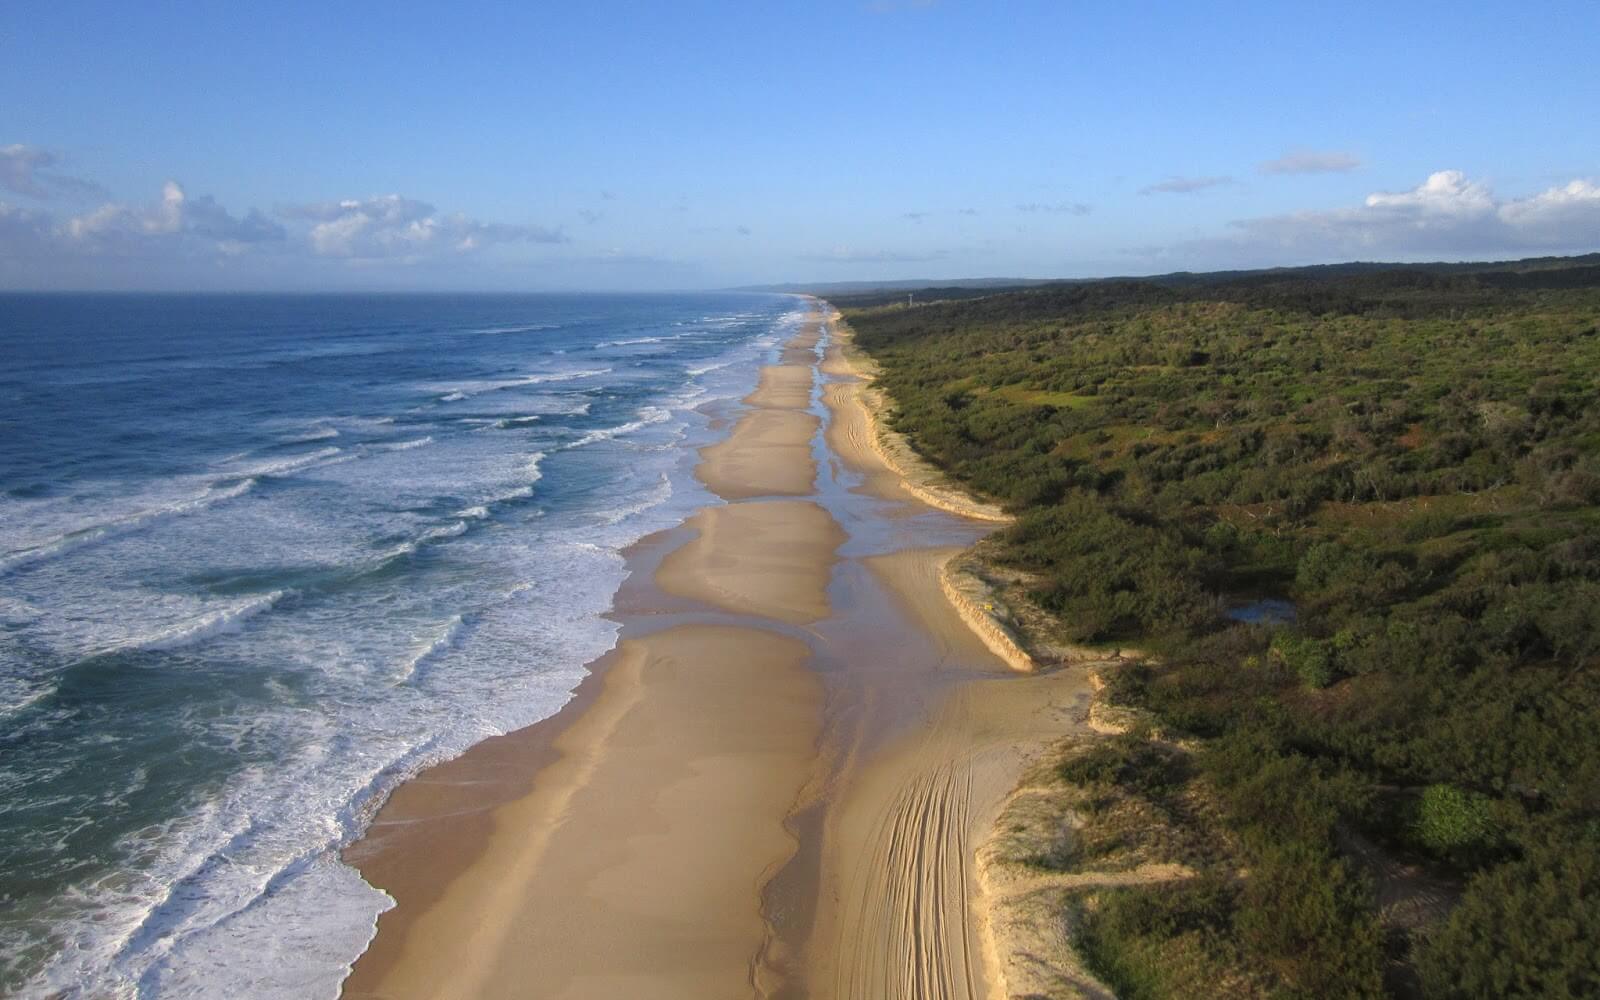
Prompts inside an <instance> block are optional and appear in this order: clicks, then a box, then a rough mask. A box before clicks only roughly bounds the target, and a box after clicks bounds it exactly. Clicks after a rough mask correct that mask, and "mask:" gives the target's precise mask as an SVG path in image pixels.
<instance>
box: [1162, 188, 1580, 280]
mask: <svg viewBox="0 0 1600 1000" xmlns="http://www.w3.org/2000/svg"><path fill="white" fill-rule="evenodd" d="M1233 227H1234V229H1235V234H1234V235H1233V236H1232V237H1228V238H1223V239H1213V240H1201V241H1194V242H1191V243H1188V244H1184V245H1182V246H1180V247H1177V248H1174V252H1175V253H1177V254H1178V255H1180V256H1187V257H1194V258H1197V259H1198V260H1202V261H1205V262H1207V263H1208V264H1213V265H1216V266H1222V265H1224V264H1230V263H1232V264H1238V263H1249V264H1285V263H1298V262H1309V261H1317V260H1337V259H1349V258H1353V257H1362V258H1367V259H1372V258H1374V257H1379V256H1387V257H1415V256H1419V255H1435V256H1452V257H1462V256H1466V257H1482V256H1494V255H1516V254H1533V253H1561V252H1584V251H1590V250H1595V249H1600V184H1596V183H1595V182H1594V181H1592V180H1586V179H1578V180H1573V181H1571V182H1569V183H1567V184H1563V185H1560V186H1558V187H1553V188H1550V189H1548V190H1545V191H1541V192H1539V193H1537V194H1533V195H1530V196H1527V197H1523V198H1509V199H1508V198H1501V197H1499V196H1498V195H1496V194H1495V193H1494V191H1493V190H1492V189H1491V188H1490V187H1489V185H1488V184H1486V183H1484V182H1482V181H1475V180H1472V179H1471V178H1469V177H1468V176H1467V175H1466V174H1464V173H1462V172H1461V171H1459V170H1441V171H1438V172H1436V173H1434V174H1431V175H1430V176H1429V177H1428V178H1427V180H1425V181H1423V182H1422V183H1421V184H1419V185H1417V186H1416V187H1415V188H1412V189H1411V190H1409V191H1379V192H1375V193H1373V194H1370V195H1368V196H1367V197H1366V199H1365V200H1364V201H1363V202H1362V203H1361V204H1360V205H1357V206H1353V207H1349V208H1340V209H1333V210H1330V211H1310V212H1296V213H1293V214H1289V215H1274V216H1266V217H1263V218H1257V219H1245V220H1242V221H1239V222H1236V223H1234V224H1233Z"/></svg>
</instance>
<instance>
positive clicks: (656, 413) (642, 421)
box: [567, 406, 672, 448]
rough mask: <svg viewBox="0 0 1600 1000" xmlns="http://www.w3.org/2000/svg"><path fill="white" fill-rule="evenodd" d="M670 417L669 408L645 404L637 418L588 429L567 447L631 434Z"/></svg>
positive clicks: (580, 445)
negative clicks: (614, 424) (595, 429)
mask: <svg viewBox="0 0 1600 1000" xmlns="http://www.w3.org/2000/svg"><path fill="white" fill-rule="evenodd" d="M670 419H672V412H671V411H670V410H667V409H664V408H662V407H659V406H646V407H645V408H643V409H642V410H640V411H639V418H638V419H637V420H630V421H628V422H627V423H625V424H618V425H617V426H615V427H606V428H603V429H601V430H597V431H590V432H589V433H587V434H585V435H583V436H582V437H580V438H578V439H577V440H576V441H574V442H572V443H571V444H569V445H567V447H568V448H582V447H584V446H585V445H591V444H595V443H597V442H600V441H609V440H611V439H612V438H617V437H621V436H622V435H624V434H632V433H633V432H634V431H640V430H644V429H645V428H646V427H649V426H651V425H652V424H659V423H662V422H664V421H667V420H670Z"/></svg>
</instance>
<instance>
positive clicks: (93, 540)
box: [0, 448, 338, 575]
mask: <svg viewBox="0 0 1600 1000" xmlns="http://www.w3.org/2000/svg"><path fill="white" fill-rule="evenodd" d="M334 450H335V451H337V450H338V449H337V448H336V449H334ZM231 478H232V477H228V478H227V479H224V480H221V481H220V482H226V483H227V485H211V486H208V487H206V488H205V490H204V491H203V492H201V493H198V494H195V495H192V496H188V497H184V498H183V499H180V500H173V501H170V502H168V503H163V504H158V505H156V506H153V507H146V508H143V509H140V510H135V511H133V512H131V513H128V514H124V515H122V516H120V517H115V518H112V519H110V520H106V521H100V522H97V523H90V524H87V525H84V526H82V527H78V528H73V529H71V530H69V531H66V532H63V533H61V534H59V535H56V536H54V537H51V538H48V539H46V540H44V541H42V542H39V543H37V544H34V545H29V546H27V547H25V548H21V549H16V550H13V551H11V552H9V553H7V554H6V555H4V556H0V575H4V574H6V573H9V572H11V571H12V570H15V569H20V568H21V567H23V566H27V565H30V564H32V563H37V562H42V561H44V560H48V559H53V558H56V557H57V556H61V555H64V554H65V553H68V552H72V551H75V550H77V549H81V548H83V547H85V546H88V545H94V544H97V543H99V542H104V541H108V540H110V539H112V538H117V537H120V536H122V535H125V534H127V533H129V532H131V531H137V530H139V529H140V528H143V527H146V526H148V525H149V524H151V523H152V522H154V521H157V520H160V519H162V518H167V517H173V516H176V515H179V514H188V513H191V512H193V511H197V510H204V509H205V508H207V507H210V506H211V505H213V504H216V503H221V502H222V501H224V500H232V499H233V498H235V497H240V496H243V495H244V494H246V493H248V492H250V490H252V489H254V488H255V485H256V479H255V478H254V477H252V478H247V479H242V480H239V481H238V482H229V481H228V479H231Z"/></svg>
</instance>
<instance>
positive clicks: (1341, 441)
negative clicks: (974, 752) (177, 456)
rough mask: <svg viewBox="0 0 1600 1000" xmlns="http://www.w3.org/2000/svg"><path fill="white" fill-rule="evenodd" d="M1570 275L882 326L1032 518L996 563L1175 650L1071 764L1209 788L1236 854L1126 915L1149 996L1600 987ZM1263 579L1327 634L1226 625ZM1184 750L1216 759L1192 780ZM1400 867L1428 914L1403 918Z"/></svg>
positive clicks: (1484, 993)
mask: <svg viewBox="0 0 1600 1000" xmlns="http://www.w3.org/2000/svg"><path fill="white" fill-rule="evenodd" d="M1568 263H1569V265H1570V266H1563V264H1562V262H1560V261H1548V260H1547V261H1534V262H1526V263H1524V264H1521V265H1517V266H1506V267H1500V268H1486V267H1483V266H1481V265H1462V266H1455V267H1445V268H1433V269H1429V268H1417V267H1413V268H1397V269H1381V268H1369V267H1354V268H1345V269H1310V270H1302V271H1291V272H1257V273H1250V274H1240V275H1226V276H1220V277H1215V278H1210V279H1207V278H1206V277H1205V276H1196V275H1185V276H1168V277H1167V278H1165V279H1162V280H1158V281H1120V280H1119V281H1106V282H1089V283H1079V284H1069V285H1052V286H1046V287H1043V288H1039V289H1034V290H1029V291H1022V292H1014V293H1006V294H997V295H989V296H986V297H982V298H973V299H965V300H961V301H949V302H942V303H935V304H928V305H920V306H917V307H914V308H906V307H905V306H904V305H903V304H901V305H880V306H875V307H868V308H856V309H849V310H847V314H846V315H847V318H848V320H849V322H850V323H851V325H852V326H853V328H854V329H855V331H856V334H857V338H858V342H859V344H860V345H861V346H862V347H863V348H864V349H866V350H867V351H869V352H870V353H871V354H872V355H873V356H874V357H875V358H876V359H877V360H878V361H879V362H880V363H881V365H882V369H883V370H882V377H881V384H882V385H883V386H884V387H885V388H886V390H887V391H888V392H889V394H890V396H891V398H892V399H893V401H894V405H895V407H896V412H895V414H894V415H893V417H892V422H893V424H894V426H896V427H897V428H898V429H899V430H901V431H903V432H905V433H906V434H907V435H909V437H910V439H911V441H912V443H913V444H914V446H915V447H916V448H918V449H919V450H920V451H922V452H923V453H924V454H925V455H927V456H928V457H929V458H930V459H931V460H933V461H935V462H937V463H939V464H940V465H941V466H943V467H944V468H946V469H948V470H949V471H950V472H951V473H952V474H953V475H954V476H956V477H957V478H958V479H960V480H962V481H964V482H965V483H967V484H969V485H970V486H972V487H973V488H974V489H976V490H978V491H980V492H982V493H986V494H989V495H991V496H994V497H997V498H999V499H1001V500H1003V501H1004V502H1006V503H1007V504H1008V505H1009V506H1010V507H1011V509H1013V510H1014V511H1015V513H1016V514H1017V515H1018V520H1017V523H1016V524H1015V526H1013V527H1011V528H1008V529H1006V530H1005V531H1004V532H1002V533H1001V534H1000V535H999V536H998V537H997V538H996V539H995V541H994V551H995V553H997V558H998V559H999V560H1000V562H1002V563H1003V564H1006V565H1009V566H1011V567H1013V568H1014V569H1016V570H1018V571H1022V572H1024V573H1025V574H1026V576H1025V578H1026V579H1028V580H1031V581H1033V582H1032V583H1031V584H1029V590H1030V594H1029V596H1030V597H1031V598H1032V600H1033V601H1034V602H1035V603H1037V604H1038V605H1040V606H1042V607H1043V608H1045V609H1047V610H1048V611H1050V612H1052V613H1053V614H1054V616H1055V617H1056V618H1057V619H1058V620H1059V624H1060V628H1061V629H1062V631H1063V632H1064V633H1065V634H1066V635H1067V636H1068V637H1070V638H1071V639H1074V640H1076V641H1079V642H1085V643H1130V642H1131V643H1133V644H1136V645H1140V646H1141V647H1142V648H1148V649H1150V650H1152V651H1153V653H1154V655H1153V656H1152V657H1151V658H1150V659H1149V660H1148V661H1147V662H1145V663H1143V664H1141V665H1138V666H1135V667H1130V668H1128V669H1126V670H1124V671H1123V672H1121V673H1120V674H1119V675H1118V676H1117V678H1116V680H1115V682H1114V684H1113V687H1112V692H1111V695H1112V697H1113V698H1114V699H1116V700H1119V701H1122V702H1124V703H1126V704H1128V705H1130V706H1135V707H1137V708H1139V709H1142V710H1143V712H1144V713H1145V714H1146V715H1147V717H1149V718H1151V719H1153V720H1154V723H1155V730H1154V732H1153V733H1151V734H1144V735H1143V736H1137V737H1134V738H1125V739H1122V740H1119V741H1114V742H1113V743H1111V744H1108V745H1106V746H1105V747H1102V748H1101V749H1099V750H1097V751H1096V754H1098V755H1099V758H1097V759H1098V760H1099V763H1098V764H1096V765H1094V766H1087V767H1085V768H1080V769H1077V770H1075V771H1074V773H1072V774H1069V775H1067V776H1066V777H1067V778H1068V779H1069V780H1070V781H1072V783H1074V784H1077V785H1079V786H1082V787H1090V786H1095V785H1097V784H1098V785H1099V786H1104V787H1109V786H1110V785H1118V784H1120V785H1121V786H1123V787H1124V790H1125V791H1131V792H1133V793H1137V794H1141V795H1147V797H1148V796H1149V795H1155V794H1156V793H1155V792H1151V791H1150V789H1151V788H1157V787H1160V786H1162V785H1163V781H1164V782H1166V784H1171V783H1172V782H1181V783H1183V784H1184V786H1185V787H1190V788H1192V789H1198V790H1202V791H1203V792H1204V794H1205V795H1206V796H1207V797H1208V801H1210V802H1212V803H1214V805H1215V807H1216V812H1217V815H1218V816H1219V817H1220V819H1219V826H1218V828H1217V834H1216V835H1217V837H1218V838H1220V839H1221V840H1222V841H1225V842H1226V844H1227V845H1228V854H1227V859H1228V860H1227V861H1226V863H1219V864H1218V865H1217V866H1215V870H1214V871H1211V872H1208V873H1206V874H1205V875H1204V877H1202V878H1199V879H1196V880H1193V881H1191V882H1187V883H1181V884H1178V885H1176V886H1175V887H1169V888H1163V889H1148V890H1127V891H1125V892H1121V893H1112V894H1110V895H1109V896H1108V897H1107V898H1106V899H1104V900H1102V901H1101V902H1100V904H1099V906H1098V909H1097V910H1096V911H1095V914H1094V916H1093V919H1091V920H1089V921H1088V922H1087V923H1086V925H1085V932H1084V940H1085V942H1087V943H1086V945H1085V947H1086V948H1087V950H1088V956H1089V958H1090V959H1091V961H1092V962H1093V963H1094V965H1095V967H1096V968H1097V970H1098V971H1100V972H1101V973H1102V974H1103V975H1105V976H1106V977H1107V978H1108V979H1109V980H1111V981H1113V984H1114V985H1119V986H1120V987H1121V988H1122V990H1123V992H1124V993H1125V994H1126V995H1127V996H1152V997H1155V996H1182V995H1194V993H1193V989H1194V986H1193V983H1194V982H1197V981H1204V980H1205V976H1202V977H1201V979H1199V980H1196V979H1193V978H1192V977H1193V976H1194V975H1196V973H1195V969H1196V968H1202V967H1205V966H1206V963H1212V964H1214V965H1215V966H1216V968H1215V969H1213V970H1212V973H1207V974H1206V975H1212V974H1213V973H1214V974H1215V975H1217V976H1222V977H1223V980H1228V975H1229V974H1228V972H1227V970H1228V969H1232V970H1234V978H1233V979H1231V980H1228V981H1232V982H1238V983H1242V982H1245V981H1246V980H1247V979H1248V981H1250V982H1255V983H1258V984H1260V983H1264V984H1266V985H1265V986H1264V987H1262V989H1263V991H1264V993H1265V994H1266V995H1277V996H1304V997H1331V996H1378V995H1384V994H1389V995H1418V994H1420V995H1425V996H1428V997H1579V996H1595V995H1600V948H1597V947H1596V944H1595V942H1597V941H1600V382H1597V379H1600V266H1596V263H1595V261H1594V260H1593V259H1592V258H1591V259H1579V260H1575V261H1572V262H1568ZM902 303H903V299H902ZM1266 598H1271V599H1274V600H1276V601H1287V602H1291V603H1292V606H1293V608H1294V609H1295V615H1294V617H1293V620H1292V621H1289V622H1283V623H1279V624H1269V625H1263V624H1246V623H1244V622H1240V621H1235V620H1233V618H1230V616H1229V614H1228V612H1229V610H1230V609H1231V608H1235V607H1236V606H1238V605H1240V604H1246V603H1248V602H1251V601H1255V600H1260V599H1266ZM1157 745H1159V746H1163V747H1171V746H1180V745H1181V746H1183V747H1189V748H1195V749H1194V750H1193V752H1192V753H1189V752H1187V751H1186V752H1185V753H1184V754H1183V755H1182V756H1183V757H1184V760H1185V763H1184V765H1183V766H1182V767H1177V766H1176V765H1173V766H1172V768H1171V769H1170V770H1169V772H1168V773H1167V774H1166V776H1165V778H1164V779H1162V780H1161V781H1157V780H1155V779H1153V778H1152V777H1151V776H1150V774H1149V771H1150V767H1149V766H1148V761H1149V760H1150V759H1152V758H1150V750H1149V748H1150V747H1151V746H1157ZM1158 756H1159V755H1158ZM1100 758H1103V759H1100ZM1159 759H1161V760H1166V761H1170V760H1171V759H1172V757H1171V755H1170V754H1169V755H1165V756H1160V757H1159ZM1141 761H1144V763H1140V762H1141ZM1160 794H1163V795H1171V794H1174V793H1173V791H1172V790H1171V789H1170V788H1168V789H1166V790H1165V791H1162V792H1161V793H1160ZM1152 801H1154V800H1152ZM1240 871H1242V872H1244V873H1245V874H1244V876H1243V877H1239V874H1238V873H1239V872H1240ZM1395 871H1404V872H1407V873H1410V875H1411V877H1412V878H1413V881H1416V882H1420V883H1425V884H1427V885H1430V886H1434V887H1436V889H1437V891H1435V892H1433V893H1432V894H1431V896H1430V898H1431V899H1432V900H1433V901H1434V904H1435V905H1434V906H1433V911H1432V912H1431V913H1425V914H1424V917H1423V918H1419V919H1412V920H1409V921H1405V920H1397V919H1393V918H1391V916H1389V915H1388V914H1389V910H1391V909H1393V908H1392V907H1389V908H1386V907H1385V906H1383V905H1381V904H1382V903H1384V902H1385V900H1392V898H1393V897H1395V896H1396V895H1397V894H1400V895H1403V894H1404V892H1405V890H1406V886H1407V883H1406V881H1405V879H1401V878H1398V877H1393V878H1391V877H1389V876H1386V875H1385V872H1389V873H1391V874H1392V873H1393V872H1395ZM1424 909H1426V908H1424ZM1180 939H1181V940H1185V941H1201V942H1207V944H1205V945H1204V947H1200V948H1198V951H1195V950H1194V949H1190V950H1189V951H1186V952H1184V954H1185V955H1187V956H1189V957H1188V958H1187V959H1186V960H1185V961H1188V962H1189V963H1190V965H1189V969H1188V972H1187V973H1185V974H1184V975H1188V976H1190V977H1191V978H1190V979H1187V980H1186V979H1184V978H1183V976H1179V975H1178V973H1177V972H1176V971H1174V972H1172V973H1171V975H1168V974H1167V973H1166V972H1163V971H1162V968H1161V960H1160V956H1161V955H1163V954H1169V953H1171V945H1172V942H1174V941H1178V940H1180ZM1164 949H1165V950H1164ZM1196 954H1198V955H1199V956H1200V957H1199V958H1195V955H1196ZM1195 962H1199V963H1200V965H1199V966H1195V965H1194V963H1195ZM1239 976H1244V977H1245V978H1244V979H1241V978H1238V977H1239ZM1164 977H1165V978H1164ZM1173 977H1177V978H1173ZM1252 977H1253V978H1252ZM1223 980H1218V979H1215V978H1213V979H1212V980H1211V981H1213V982H1219V981H1223ZM1185 982H1187V983H1188V984H1189V985H1187V986H1185V985H1184V983H1185ZM1241 989H1242V987H1241ZM1186 991H1188V992H1187V993H1186ZM1241 995H1243V994H1242V993H1241Z"/></svg>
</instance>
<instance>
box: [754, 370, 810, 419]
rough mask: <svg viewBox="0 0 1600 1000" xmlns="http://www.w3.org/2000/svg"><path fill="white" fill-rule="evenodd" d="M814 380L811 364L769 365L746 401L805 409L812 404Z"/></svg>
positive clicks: (789, 408) (783, 407) (786, 408)
mask: <svg viewBox="0 0 1600 1000" xmlns="http://www.w3.org/2000/svg"><path fill="white" fill-rule="evenodd" d="M814 381H815V378H814V376H813V373H812V371H811V366H810V365H768V366H767V367H765V368H763V369H761V378H760V381H759V382H757V383H756V389H755V391H754V392H752V393H751V394H750V395H748V396H746V397H745V398H744V401H745V403H747V404H748V405H750V406H760V407H770V408H776V409H784V410H804V409H806V408H807V407H809V406H810V405H811V386H812V383H813V382H814Z"/></svg>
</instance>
